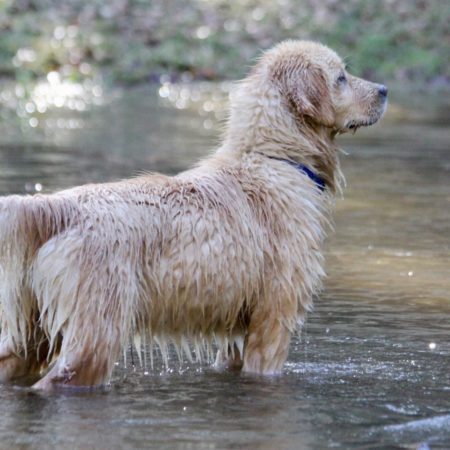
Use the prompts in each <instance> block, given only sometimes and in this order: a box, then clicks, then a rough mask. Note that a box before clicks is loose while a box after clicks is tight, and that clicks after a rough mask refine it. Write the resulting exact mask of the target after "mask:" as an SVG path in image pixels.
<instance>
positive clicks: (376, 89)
mask: <svg viewBox="0 0 450 450" xmlns="http://www.w3.org/2000/svg"><path fill="white" fill-rule="evenodd" d="M258 67H259V68H260V69H263V70H264V71H266V74H267V75H268V76H269V78H270V81H271V82H272V83H274V84H275V85H276V87H277V89H278V90H279V92H280V94H281V96H282V98H284V99H285V103H286V106H287V108H288V109H289V111H290V113H292V114H294V115H295V116H296V119H298V120H303V121H309V122H311V123H314V124H317V125H322V126H324V127H327V128H329V129H330V130H332V131H335V132H339V133H343V132H346V131H349V130H356V129H357V128H358V127H361V126H368V125H372V124H374V123H375V122H376V121H377V120H378V119H379V118H380V117H381V116H382V114H383V113H384V111H385V109H386V104H387V88H386V87H385V86H383V85H380V84H375V83H371V82H369V81H366V80H363V79H361V78H357V77H355V76H353V75H350V74H349V73H348V72H347V70H346V67H345V64H344V63H343V62H342V60H341V59H340V58H339V56H338V55H337V54H336V53H335V52H334V51H332V50H331V49H329V48H328V47H326V46H324V45H321V44H319V43H315V42H309V41H285V42H282V43H281V44H279V45H277V46H276V47H274V48H273V49H271V50H269V51H268V52H266V53H265V55H264V56H263V57H262V59H261V61H260V63H259V64H258Z"/></svg>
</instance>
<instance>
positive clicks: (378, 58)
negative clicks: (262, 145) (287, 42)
mask: <svg viewBox="0 0 450 450" xmlns="http://www.w3.org/2000/svg"><path fill="white" fill-rule="evenodd" d="M449 22H450V3H449V2H439V1H432V0H429V1H427V0H421V1H419V0H396V1H393V0H379V1H369V0H348V1H345V2H340V1H336V0H324V1H322V2H314V1H312V0H297V1H296V0H278V1H274V0H260V1H256V0H240V1H235V0H209V1H206V0H151V1H145V0H111V1H110V2H104V1H103V0H65V1H64V2H61V1H60V0H16V1H13V0H4V1H3V2H2V3H0V32H1V39H0V76H1V77H3V78H12V79H16V80H17V81H19V82H20V83H23V84H26V83H28V82H31V81H32V80H35V79H39V78H42V77H44V76H46V74H47V73H48V72H49V71H58V72H60V74H61V75H62V77H63V78H64V79H69V80H74V81H80V80H83V79H86V78H96V77H97V78H99V77H101V79H102V80H103V81H106V82H107V83H111V84H113V85H114V84H126V85H132V84H136V83H141V82H148V81H157V80H159V78H160V76H162V75H164V76H166V77H167V76H168V77H170V78H172V79H179V78H183V79H230V78H238V77H242V76H243V75H244V74H245V72H246V71H247V69H248V67H249V65H250V64H251V63H252V61H253V59H254V58H255V56H256V55H257V54H258V53H259V52H260V50H261V49H264V48H267V47H270V46H271V45H273V44H274V43H275V42H278V41H280V40H282V39H286V38H308V39H316V40H320V41H322V42H324V43H326V44H328V45H329V46H331V47H333V48H335V49H336V50H337V51H338V52H339V53H340V54H342V55H344V56H346V57H348V60H349V63H350V66H351V68H352V71H353V72H354V73H356V74H359V75H361V76H366V77H370V78H373V79H376V80H379V81H385V80H396V81H400V82H427V83H431V84H444V85H446V86H447V85H449V84H450V62H449V61H450V59H449V58H448V23H449Z"/></svg>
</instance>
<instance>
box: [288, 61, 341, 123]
mask: <svg viewBox="0 0 450 450" xmlns="http://www.w3.org/2000/svg"><path fill="white" fill-rule="evenodd" d="M286 88H287V95H288V100H289V102H290V103H291V105H292V107H293V108H294V109H295V111H296V112H297V113H298V114H300V115H302V116H306V117H308V118H310V119H312V120H313V121H314V122H316V123H319V124H321V125H325V126H327V127H332V126H333V125H334V121H335V112H334V108H333V103H332V100H331V95H330V91H329V87H328V84H327V81H326V79H325V75H324V74H323V72H322V70H321V69H319V68H312V67H302V68H298V69H297V70H296V71H293V72H292V73H291V74H290V76H289V77H288V78H287V79H286Z"/></svg>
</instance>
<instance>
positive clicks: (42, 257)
mask: <svg viewBox="0 0 450 450" xmlns="http://www.w3.org/2000/svg"><path fill="white" fill-rule="evenodd" d="M104 245H105V244H104V242H102V241H101V240H100V239H97V240H94V239H92V240H89V241H87V240H86V239H85V238H84V239H83V238H82V237H80V235H79V234H78V233H76V232H70V233H68V234H67V235H66V236H63V237H60V238H58V239H57V240H55V241H53V242H52V241H49V242H48V243H47V244H46V245H45V246H44V247H42V249H41V250H40V251H39V254H38V256H37V258H36V262H35V264H34V270H33V274H32V277H33V288H34V291H35V295H36V297H37V302H38V305H39V310H40V313H41V323H42V327H43V328H44V329H45V330H46V334H47V335H48V336H49V340H50V347H51V348H52V347H53V345H54V340H55V337H57V336H61V339H62V340H61V343H60V349H59V352H58V353H59V356H58V358H57V359H56V361H55V362H54V365H53V367H52V368H51V369H50V371H49V372H48V373H47V374H46V375H45V376H44V377H43V378H42V379H41V380H39V381H38V382H37V383H36V384H35V385H34V386H33V387H34V388H37V389H46V390H50V389H52V388H54V387H57V386H85V387H90V386H97V385H102V384H104V383H107V382H108V381H109V378H110V375H111V373H112V370H113V368H114V364H115V362H116V361H117V359H118V357H119V354H120V351H121V349H122V348H123V347H124V345H125V344H126V343H127V342H128V341H129V338H130V336H131V327H132V316H133V314H134V312H135V304H136V298H137V296H138V283H137V277H136V270H135V269H134V266H132V259H131V258H130V257H128V258H127V257H126V255H125V254H122V253H121V249H120V248H117V249H116V251H115V253H112V252H111V253H110V252H109V251H107V250H108V249H107V248H102V246H104ZM123 248H124V253H125V252H126V250H127V248H126V246H125V245H124V246H123ZM113 255H114V256H113Z"/></svg>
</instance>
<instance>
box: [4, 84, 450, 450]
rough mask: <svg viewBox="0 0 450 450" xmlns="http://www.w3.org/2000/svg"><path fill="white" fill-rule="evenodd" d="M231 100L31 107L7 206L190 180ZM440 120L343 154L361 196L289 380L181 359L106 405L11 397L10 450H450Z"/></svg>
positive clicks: (332, 255) (12, 130)
mask: <svg viewBox="0 0 450 450" xmlns="http://www.w3.org/2000/svg"><path fill="white" fill-rule="evenodd" d="M53 82H55V83H58V80H56V78H55V80H53ZM229 88H230V84H229V83H225V84H220V85H218V86H217V85H212V84H210V83H201V84H196V85H193V86H189V85H173V84H170V83H169V82H168V81H167V80H162V83H161V85H160V86H159V87H157V88H152V89H149V88H140V89H137V90H133V91H122V92H115V93H113V94H112V95H111V96H109V95H103V93H102V94H101V97H98V98H101V103H102V104H103V106H102V105H97V104H96V101H94V99H95V98H96V97H95V95H94V96H92V92H91V94H89V96H90V97H91V99H90V100H89V101H86V102H85V103H86V105H88V107H87V108H86V109H84V110H79V109H77V108H76V107H74V108H70V106H69V103H68V102H69V99H68V98H69V97H67V100H64V102H63V104H62V105H61V106H58V105H59V104H60V103H61V101H60V100H58V101H56V100H55V101H53V100H52V101H48V102H47V100H46V102H47V103H46V105H48V107H47V108H46V109H45V111H43V112H40V111H39V102H37V101H36V102H34V100H33V102H34V103H33V105H34V106H30V103H29V100H28V99H25V98H22V97H20V98H22V100H18V102H19V103H20V108H22V109H23V111H24V114H20V115H19V118H16V117H15V116H14V117H13V115H10V116H8V117H9V119H8V120H5V121H3V122H2V123H1V124H0V192H1V193H2V194H8V193H13V192H14V193H27V192H40V191H42V192H49V191H52V190H55V189H61V188H64V187H68V186H72V185H75V184H80V183H86V182H93V181H94V182H96V181H99V182H100V181H107V180H111V179H117V178H121V177H124V176H129V175H132V174H135V173H137V172H139V171H142V170H156V171H163V172H167V173H174V172H176V171H179V170H182V169H184V168H186V167H188V166H190V165H191V164H192V163H193V162H194V161H195V160H196V159H198V158H199V157H201V156H203V155H205V154H206V153H208V152H209V151H210V150H211V149H212V148H214V146H215V145H216V142H217V129H218V128H219V125H218V121H220V120H223V119H224V118H226V112H227V111H226V98H227V93H228V90H229ZM77 89H78V88H77ZM92 89H93V87H92ZM55 92H56V91H55ZM60 94H61V93H60ZM5 95H6V94H4V92H3V93H0V97H1V98H2V99H3V100H4V98H5ZM40 95H42V98H46V97H45V96H46V95H47V94H45V90H43V91H42V92H41V94H40ZM58 95H59V94H58ZM61 95H62V94H61ZM6 97H8V95H6ZM8 98H9V97H8ZM3 100H2V101H3ZM19 103H17V104H19ZM428 103H429V102H428ZM11 105H12V104H11ZM16 106H17V105H16ZM72 106H75V104H72ZM33 108H34V109H33ZM433 108H434V109H433ZM433 108H432V107H430V106H428V110H426V111H423V112H422V115H420V114H419V113H418V110H417V108H411V107H409V108H408V107H402V106H396V105H395V104H394V106H393V107H391V108H390V112H389V113H388V115H387V117H386V119H384V120H383V121H382V123H380V124H379V125H377V126H375V127H372V128H370V129H367V130H360V132H358V133H357V134H356V136H350V137H344V138H343V139H342V141H341V142H342V145H343V147H344V148H345V149H346V150H348V152H349V156H347V157H345V158H343V159H342V165H343V171H344V173H345V174H346V178H347V183H348V187H347V189H346V190H345V198H344V199H339V200H338V202H337V207H336V214H335V228H336V231H335V233H334V234H331V235H330V238H329V239H328V241H327V244H326V261H327V271H328V274H329V276H328V279H327V280H326V285H325V290H324V292H323V293H322V294H321V295H320V296H319V298H318V299H317V301H316V307H315V311H314V312H313V313H311V314H310V315H309V317H308V321H307V324H306V327H305V330H304V332H303V333H302V335H301V336H300V337H296V338H295V339H294V342H293V344H292V348H291V352H290V356H289V359H288V363H287V364H286V367H285V370H284V373H283V375H282V376H280V377H273V378H264V377H250V376H240V375H237V374H228V373H218V372H215V371H214V370H212V369H211V368H209V367H207V366H203V367H199V366H196V365H193V364H189V363H187V362H184V363H183V365H182V366H181V368H180V366H179V363H178V362H177V361H176V359H175V358H174V355H173V359H172V360H171V363H170V370H165V369H164V367H163V365H162V362H161V361H160V360H159V359H158V358H157V360H156V361H155V367H154V369H153V370H150V368H148V367H147V368H141V367H139V366H137V367H136V368H135V369H134V370H133V368H132V367H131V366H132V365H131V362H130V361H131V360H130V355H129V356H128V358H127V361H128V365H127V367H125V366H124V363H123V361H119V362H118V364H117V367H116V370H115V372H114V379H113V383H112V386H111V387H109V388H107V389H105V390H101V391H94V392H89V393H87V392H85V393H65V394H54V395H50V396H49V395H45V394H35V393H30V392H29V391H28V390H27V389H25V388H20V387H11V386H3V387H1V389H0V413H1V417H2V419H1V420H0V437H1V439H2V442H3V445H5V446H9V447H12V446H17V445H25V446H26V445H30V446H34V445H36V444H37V443H39V442H48V443H49V445H50V446H58V447H62V448H71V447H73V446H77V447H79V448H83V447H85V448H89V447H101V448H136V447H140V448H142V447H146V448H152V447H155V448H156V447H158V448H215V449H216V448H237V447H239V448H249V449H250V448H252V449H253V448H280V449H281V448H317V449H322V448H327V447H329V446H334V447H338V448H361V447H371V446H372V448H380V447H383V446H385V447H389V446H401V447H405V446H409V447H411V448H419V446H420V445H422V447H420V448H427V447H426V446H428V445H429V446H430V448H433V446H434V445H440V446H441V448H442V447H443V446H444V447H445V445H446V443H448V442H449V441H450V434H449V433H450V432H449V427H448V415H449V413H450V400H449V399H450V379H449V373H450V370H449V369H450V368H449V359H450V343H449V335H450V323H449V320H448V317H449V314H450V294H449V293H450V242H449V236H450V208H449V206H450V183H449V179H450V154H449V153H448V143H449V131H450V125H449V123H448V122H446V121H444V120H443V119H442V117H447V118H448V111H449V107H448V105H445V104H444V106H440V105H439V104H438V105H435V106H434V107H433ZM41 109H42V108H41ZM32 118H36V119H37V120H38V122H37V123H36V126H32V125H31V124H30V123H29V121H30V120H31V119H32ZM70 121H78V122H70ZM70 124H72V125H70ZM76 124H78V125H76Z"/></svg>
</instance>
